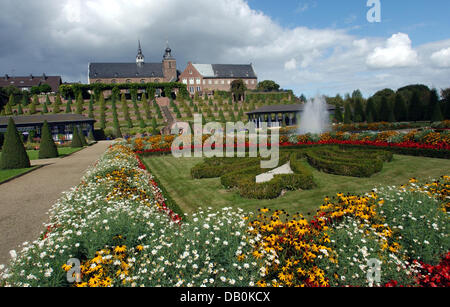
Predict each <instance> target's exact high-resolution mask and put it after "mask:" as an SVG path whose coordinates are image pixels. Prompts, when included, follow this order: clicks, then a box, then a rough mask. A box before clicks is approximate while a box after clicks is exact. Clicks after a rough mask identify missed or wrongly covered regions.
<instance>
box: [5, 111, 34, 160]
mask: <svg viewBox="0 0 450 307" xmlns="http://www.w3.org/2000/svg"><path fill="white" fill-rule="evenodd" d="M30 166H31V165H30V159H29V157H28V155H27V152H26V150H25V147H24V145H23V142H22V140H21V138H20V135H19V132H18V131H17V128H16V125H15V123H14V120H13V119H12V118H10V119H9V121H8V128H7V131H6V135H5V141H4V143H3V148H2V156H1V159H0V169H19V168H29V167H30Z"/></svg>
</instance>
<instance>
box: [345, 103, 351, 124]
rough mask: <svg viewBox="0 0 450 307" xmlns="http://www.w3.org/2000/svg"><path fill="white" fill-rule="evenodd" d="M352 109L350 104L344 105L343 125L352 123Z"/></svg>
mask: <svg viewBox="0 0 450 307" xmlns="http://www.w3.org/2000/svg"><path fill="white" fill-rule="evenodd" d="M352 117H353V114H352V109H351V107H350V103H348V102H346V103H345V113H344V123H345V124H351V123H352Z"/></svg>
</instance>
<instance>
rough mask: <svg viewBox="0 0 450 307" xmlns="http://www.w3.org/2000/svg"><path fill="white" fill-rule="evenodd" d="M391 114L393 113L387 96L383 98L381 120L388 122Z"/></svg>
mask: <svg viewBox="0 0 450 307" xmlns="http://www.w3.org/2000/svg"><path fill="white" fill-rule="evenodd" d="M390 112H391V108H390V106H389V102H388V98H387V97H386V96H383V97H382V98H381V107H380V120H381V121H384V122H388V121H389V115H390Z"/></svg>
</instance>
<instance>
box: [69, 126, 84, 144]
mask: <svg viewBox="0 0 450 307" xmlns="http://www.w3.org/2000/svg"><path fill="white" fill-rule="evenodd" d="M72 130H73V135H72V145H71V147H72V148H81V147H83V143H82V142H81V138H80V134H79V131H78V128H77V127H73V129H72Z"/></svg>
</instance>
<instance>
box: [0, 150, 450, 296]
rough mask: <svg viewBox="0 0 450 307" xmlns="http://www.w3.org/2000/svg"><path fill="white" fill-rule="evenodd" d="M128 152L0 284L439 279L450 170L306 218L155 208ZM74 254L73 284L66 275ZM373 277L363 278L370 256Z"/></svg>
mask: <svg viewBox="0 0 450 307" xmlns="http://www.w3.org/2000/svg"><path fill="white" fill-rule="evenodd" d="M143 168H144V165H143V164H142V162H140V160H139V158H138V157H137V156H136V154H135V153H134V152H133V151H132V150H131V149H130V148H129V147H127V146H125V145H124V144H115V145H113V146H112V147H111V148H110V149H108V151H107V152H106V153H105V154H104V156H103V157H102V158H101V159H100V160H99V162H98V163H97V164H96V165H95V167H94V168H92V169H91V170H90V171H88V172H87V173H86V175H85V176H84V178H83V181H82V183H81V184H80V185H79V186H77V187H76V188H74V189H72V190H71V191H69V192H67V193H66V194H65V195H64V196H63V197H62V198H61V199H60V200H59V201H58V202H57V203H56V204H55V205H54V207H53V208H52V209H51V211H50V223H49V224H47V225H46V229H45V231H44V232H43V233H42V235H41V237H40V238H39V239H38V240H36V241H34V242H31V243H27V242H26V243H24V244H23V250H22V251H20V252H19V253H16V252H11V255H12V261H11V263H10V266H9V268H7V269H3V270H1V272H0V285H4V286H53V287H55V286H78V287H97V286H100V287H109V286H115V287H119V286H120V287H128V286H177V287H180V286H187V287H191V286H210V287H217V286H240V287H245V286H255V285H257V286H311V287H322V286H369V285H372V286H399V285H402V286H448V280H449V275H448V272H449V261H448V252H449V246H450V242H449V234H450V232H449V229H448V226H447V225H448V215H447V210H448V206H449V205H448V203H449V201H448V199H449V191H450V177H443V178H442V179H441V180H440V181H433V182H431V183H428V184H419V183H418V182H417V181H416V180H412V181H411V182H410V183H409V184H407V185H404V186H402V187H385V188H379V189H375V190H374V191H372V192H369V193H367V194H365V195H343V194H338V195H337V196H336V197H335V198H326V199H325V202H324V204H323V206H322V207H321V208H320V210H319V211H318V214H317V216H316V217H314V218H313V219H311V220H307V219H306V218H305V217H303V216H301V215H298V214H297V215H295V216H289V215H288V214H286V212H282V211H275V212H274V213H273V214H269V209H262V210H261V211H260V212H259V214H257V215H256V216H254V215H252V214H249V213H247V214H246V213H244V212H243V211H242V210H239V209H231V208H224V209H221V210H213V209H211V208H208V209H199V211H198V212H197V213H194V214H192V215H189V216H187V215H184V216H183V219H182V220H181V218H180V216H179V215H177V214H176V213H174V212H173V211H171V210H170V209H169V208H167V206H166V205H165V198H164V195H162V193H161V190H160V189H159V188H158V186H157V184H156V182H155V181H154V180H152V177H151V175H150V174H148V172H147V171H145V170H144V169H143ZM73 258H77V259H79V261H80V265H81V267H80V273H81V275H80V277H81V280H80V281H79V282H76V283H69V282H68V281H67V274H68V273H72V270H73V269H76V268H75V267H74V266H73V265H71V264H70V263H67V261H68V260H69V259H73ZM372 258H373V259H377V260H379V261H380V262H381V270H382V275H381V280H380V281H379V282H377V281H375V282H370V281H369V280H367V270H368V263H367V261H368V260H371V259H372Z"/></svg>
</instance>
